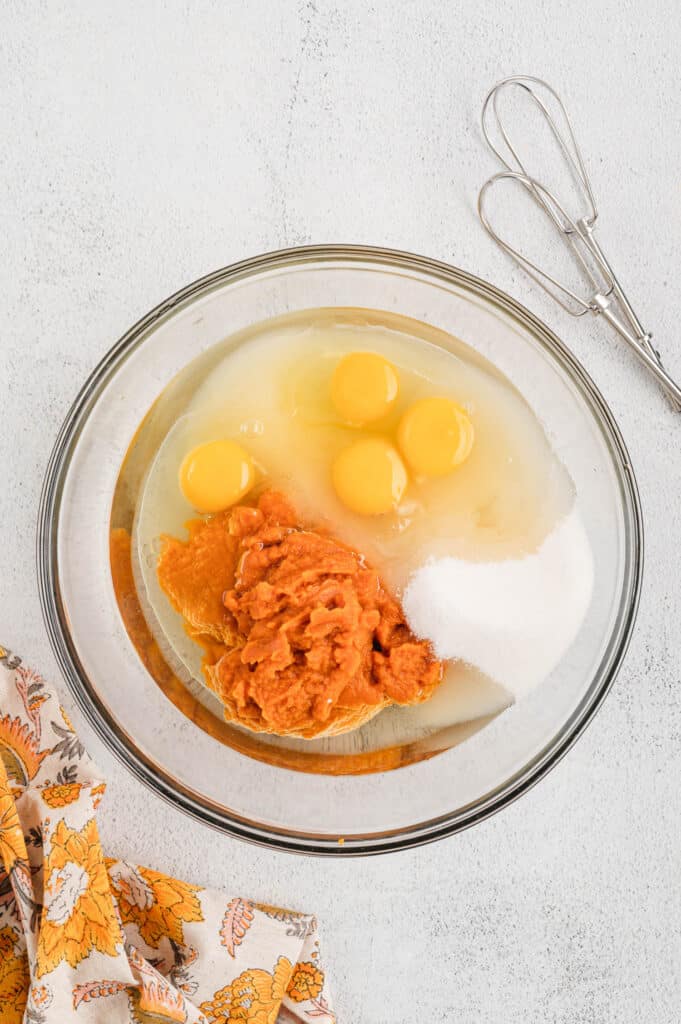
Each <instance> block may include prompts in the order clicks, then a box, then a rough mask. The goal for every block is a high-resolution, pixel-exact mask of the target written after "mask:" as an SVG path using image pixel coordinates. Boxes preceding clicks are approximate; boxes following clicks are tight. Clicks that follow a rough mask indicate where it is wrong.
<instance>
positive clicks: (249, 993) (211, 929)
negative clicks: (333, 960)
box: [0, 647, 335, 1024]
mask: <svg viewBox="0 0 681 1024" xmlns="http://www.w3.org/2000/svg"><path fill="white" fill-rule="evenodd" d="M104 789H105V783H104V782H103V781H102V779H101V778H99V775H98V771H97V768H96V767H95V765H94V764H93V762H92V761H91V760H90V758H89V757H88V755H87V754H86V753H85V750H84V748H83V745H82V744H81V742H80V740H79V739H78V737H77V736H76V734H75V733H74V731H73V728H72V726H71V723H70V722H69V720H68V718H67V717H66V715H65V713H64V711H63V710H62V709H61V708H60V706H59V702H58V700H57V698H56V695H55V693H54V692H53V691H52V690H51V689H50V688H49V687H48V686H47V685H46V683H45V682H44V680H43V679H42V678H41V677H40V676H39V675H38V674H37V673H36V672H34V671H32V670H31V669H29V668H26V667H25V666H24V665H23V664H22V663H21V661H20V659H19V658H17V657H16V656H14V655H12V654H10V653H9V652H7V651H6V650H4V649H3V648H1V647H0V854H1V861H0V1022H1V1024H21V1022H22V1021H23V1022H25V1024H65V1022H69V1021H73V1022H75V1024H95V1022H96V1024H100V1022H106V1024H152V1022H154V1024H163V1022H166V1021H174V1022H178V1024H185V1022H186V1024H199V1022H200V1024H236V1022H238V1024H244V1022H249V1021H250V1022H253V1024H286V1022H288V1024H294V1022H295V1024H298V1022H305V1024H334V1022H335V1017H334V1014H333V1011H332V1009H331V1001H330V997H329V993H328V989H327V984H326V979H325V974H324V969H323V967H322V962H321V959H320V954H319V942H318V939H317V926H316V922H315V919H314V917H311V916H309V915H307V914H301V913H297V912H294V911H289V910H281V909H279V908H278V907H273V906H269V905H267V904H263V903H255V902H253V901H252V900H248V899H244V898H242V897H239V896H237V897H234V898H230V897H229V896H226V895H224V894H223V893H220V892H216V891H213V890H210V889H202V888H200V887H199V886H197V885H191V884H189V883H188V882H181V881H178V880H177V879H175V878H171V877H170V876H169V875H164V874H162V873H161V872H159V871H153V870H152V869H151V868H146V867H140V866H139V865H136V864H130V863H128V862H127V861H122V860H112V859H110V858H106V857H105V856H104V854H103V852H102V849H101V846H100V844H99V836H98V832H97V819H96V811H97V807H98V805H99V802H100V800H101V799H102V795H103V793H104ZM3 865H4V867H3Z"/></svg>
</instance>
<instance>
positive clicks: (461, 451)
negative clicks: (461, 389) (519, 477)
mask: <svg viewBox="0 0 681 1024" xmlns="http://www.w3.org/2000/svg"><path fill="white" fill-rule="evenodd" d="M474 438H475V432H474V429H473V424H472V423H471V421H470V419H469V417H468V415H467V413H466V412H465V411H464V410H463V409H462V408H461V406H460V405H457V404H456V402H452V401H451V399H449V398H422V399H421V400H420V401H418V402H414V404H413V405H412V406H410V408H409V409H407V411H406V412H405V414H404V416H403V417H402V419H401V421H400V425H399V428H398V431H397V440H398V444H399V446H400V451H401V452H402V455H403V456H404V458H405V460H406V462H407V464H408V466H409V467H410V469H412V470H413V471H414V473H418V474H420V475H423V476H445V475H446V474H447V473H451V471H452V470H453V469H456V467H457V466H460V465H461V463H462V462H464V461H465V460H466V459H467V458H468V456H469V455H470V453H471V449H472V447H473V441H474Z"/></svg>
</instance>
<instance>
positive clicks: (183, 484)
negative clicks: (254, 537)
mask: <svg viewBox="0 0 681 1024" xmlns="http://www.w3.org/2000/svg"><path fill="white" fill-rule="evenodd" d="M254 479H255V470H254V468H253V461H252V459H251V457H250V455H249V454H248V452H247V451H246V450H245V449H244V448H242V447H241V445H240V444H237V443H236V441H230V440H229V439H227V438H225V439H223V440H221V441H209V442H208V443H207V444H200V445H198V447H196V448H193V449H192V450H191V451H190V452H189V454H188V455H186V456H185V458H184V460H183V462H182V465H181V466H180V488H181V490H182V493H183V494H184V496H185V498H186V499H187V501H188V502H189V503H190V504H191V505H193V506H194V508H195V509H196V511H197V512H221V511H222V510H223V509H225V508H229V506H230V505H234V503H235V502H237V501H239V499H240V498H243V496H244V495H245V494H246V493H247V492H248V491H250V489H251V487H252V486H253V482H254Z"/></svg>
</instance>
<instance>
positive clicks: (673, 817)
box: [0, 0, 681, 1024]
mask: <svg viewBox="0 0 681 1024" xmlns="http://www.w3.org/2000/svg"><path fill="white" fill-rule="evenodd" d="M2 23H3V24H2V32H1V33H0V57H1V59H0V75H1V76H2V80H1V81H0V110H1V112H2V114H1V117H2V139H3V143H2V146H1V147H0V190H1V201H0V219H1V222H2V223H1V231H0V237H2V244H1V246H0V266H1V268H2V273H1V284H2V288H1V292H0V296H1V297H0V303H1V305H2V310H3V316H2V324H1V327H0V370H1V374H2V412H1V414H0V415H1V418H2V431H1V435H0V465H1V466H2V477H3V484H2V487H1V488H0V579H1V581H2V583H1V593H0V633H1V634H2V638H3V642H5V643H6V644H8V645H11V646H12V647H14V648H15V649H17V650H18V651H21V652H22V653H23V654H24V655H25V657H26V658H28V659H31V660H32V661H33V662H34V663H35V664H36V665H39V666H42V667H43V670H44V671H45V672H46V673H52V677H53V678H56V681H57V683H58V684H60V680H59V679H58V677H57V676H56V669H55V665H54V662H53V659H52V657H51V653H50V650H49V647H48V643H47V639H46V636H45V633H44V630H43V626H42V622H41V619H40V611H39V606H38V597H37V592H36V584H35V578H34V550H33V549H34V518H35V513H36V504H37V498H38V492H39V488H40V482H41V476H42V473H43V468H44V466H45V463H46V460H47V457H48V453H49V451H50V448H51V444H52V441H53V437H54V435H55V433H56V431H57V428H58V426H59V424H60V422H61V420H62V418H63V416H64V414H65V412H66V410H67V408H68V405H69V403H70V401H71V399H72V397H73V395H74V393H75V391H76V389H77V387H78V385H79V384H80V382H81V381H82V380H83V378H84V377H85V375H86V374H87V373H88V372H89V371H90V369H91V368H92V367H93V366H94V364H95V363H96V362H97V361H98V360H99V358H100V357H101V356H102V355H103V353H104V352H105V351H106V349H107V348H108V347H109V345H110V344H111V343H112V342H113V341H114V340H115V339H116V338H117V337H118V336H119V335H120V334H121V333H122V332H123V331H124V330H125V329H126V328H127V327H128V326H129V324H131V323H132V322H133V321H134V320H136V319H137V318H138V317H139V316H140V315H141V314H143V313H144V312H145V311H146V310H148V309H149V308H150V307H152V306H153V305H155V304H156V303H157V302H158V301H159V300H160V299H162V298H164V297H165V296H167V295H168V294H170V293H171V292H173V291H175V290H176V289H177V288H179V287H180V286H181V285H183V284H185V283H186V282H188V281H191V280H193V279H194V278H196V277H198V276H200V275H201V274H204V273H205V272H207V271H209V270H211V269H213V268H215V267H218V266H221V265H223V264H226V263H229V262H231V261H233V260H238V259H241V258H242V257H245V256H249V255H252V254H255V253H258V252H260V251H262V250H269V249H276V248H279V247H281V246H285V245H293V244H298V243H304V242H321V241H356V242H366V243H376V244H380V245H388V246H396V247H400V248H405V249H410V250H413V251H416V252H423V253H428V254H430V255H432V256H435V257H439V258H441V259H443V260H448V261H451V262H453V263H456V264H458V265H460V266H462V267H465V268H467V269H468V270H471V271H473V272H474V273H477V274H480V275H481V276H483V277H487V278H489V279H491V280H492V281H494V282H495V283H496V284H497V285H499V286H500V287H502V288H504V289H506V290H508V291H509V292H511V293H512V294H514V295H516V296H518V297H519V298H521V299H522V300H523V301H526V302H527V303H528V304H529V305H530V307H531V308H532V309H534V310H536V311H537V312H538V313H539V314H540V315H542V316H544V318H545V319H546V320H547V321H548V322H549V323H550V324H551V325H552V326H553V327H555V328H556V329H557V330H558V332H559V333H560V334H562V336H563V337H564V338H566V339H568V340H569V342H570V344H571V345H572V347H573V349H574V351H575V352H576V354H577V355H578V356H579V357H580V358H581V359H582V360H583V361H584V363H585V364H586V366H587V367H588V369H589V370H590V372H591V373H592V375H593V377H594V378H595V380H596V382H597V383H598V384H599V385H600V386H601V387H602V389H603V391H604V393H605V395H606V397H607V399H608V400H609V401H610V403H611V405H612V408H613V410H614V412H615V414H616V416H617V417H618V419H619V422H620V424H621V426H622V429H623V432H624V434H625V438H626V441H627V443H628V444H629V446H630V450H631V455H632V459H633V463H634V466H635V469H636V472H637V474H638V479H639V483H640V488H641V493H642V499H643V505H644V511H645V518H646V524H647V566H646V577H645V584H644V592H643V599H642V605H641V612H640V616H639V621H638V627H637V630H636V634H635V637H634V641H633V644H632V647H631V650H630V653H629V655H628V658H627V660H626V664H625V666H624V668H623V670H622V672H621V673H620V676H619V679H618V681H617V684H616V686H615V688H614V691H613V693H612V695H611V696H610V698H609V699H608V701H607V702H606V704H605V707H604V709H603V711H602V712H601V714H600V715H599V716H598V718H597V720H596V721H595V722H594V723H593V725H592V726H591V728H590V729H589V730H588V732H587V734H586V735H585V736H584V738H583V739H582V740H581V741H580V742H579V743H578V744H577V746H576V748H575V749H574V750H573V751H572V753H571V754H570V755H569V756H568V757H567V758H566V759H565V760H564V762H563V763H562V764H561V765H560V766H559V767H558V768H557V769H556V770H555V771H554V772H553V773H552V774H551V775H550V777H549V778H548V779H546V780H545V781H544V782H542V783H541V784H540V785H539V786H538V787H536V789H535V790H534V791H533V792H531V793H530V794H529V795H527V796H525V797H524V798H523V799H522V800H521V801H520V802H519V803H517V804H516V805H515V806H513V807H512V808H510V809H509V810H507V811H505V812H504V813H502V814H500V815H498V816H497V817H496V818H494V819H493V820H491V821H489V822H487V823H485V824H483V825H481V826H479V827H477V828H475V829H473V830H472V831H470V832H468V833H466V834H464V835H462V836H459V837H456V838H454V839H452V840H450V841H447V842H443V843H440V844H438V845H435V846H432V847H429V848H426V849H421V850H416V851H414V852H410V853H406V854H401V855H396V856H390V857H383V858H379V859H375V860H371V861H352V862H340V861H338V862H329V861H313V860H304V859H300V858H296V857H292V856H286V855H277V854H272V853H268V852H265V851H262V850H256V849H251V848H249V847H247V846H245V845H241V844H239V843H237V842H232V841H229V840H228V839H226V838H223V837H220V836H217V835H215V834H213V833H212V832H210V831H208V830H207V829H205V828H203V827H200V826H199V825H195V824H192V823H191V822H190V821H189V820H187V819H185V818H184V817H183V816H181V815H180V814H179V813H176V812H173V811H172V810H171V809H170V808H169V807H167V806H166V805H165V804H164V803H162V802H161V801H160V800H158V799H156V798H154V797H153V796H152V795H151V794H150V793H149V792H147V791H146V790H144V789H142V788H141V787H140V786H139V785H138V784H137V783H136V782H134V781H133V779H132V778H131V777H130V776H129V775H128V774H127V773H126V772H125V771H124V770H123V769H122V768H121V767H119V765H118V764H117V763H115V762H114V761H113V760H112V758H111V756H109V754H108V753H107V751H106V750H104V749H103V748H102V747H101V745H100V744H99V743H98V742H97V741H95V740H94V738H92V736H91V734H89V733H88V731H87V729H85V727H84V725H83V724H82V719H81V716H80V715H79V714H75V718H76V720H77V723H78V725H79V726H80V727H81V728H82V731H83V734H84V735H85V736H86V737H87V738H88V741H89V745H90V749H91V751H92V753H93V754H94V755H95V756H96V758H97V759H98V760H99V762H100V764H101V765H102V766H103V768H104V769H105V771H106V773H107V774H108V778H109V790H108V794H107V798H106V803H105V804H104V806H103V809H102V814H101V822H102V831H103V838H104V841H105V842H106V845H107V847H108V849H109V850H110V852H111V853H112V854H114V855H121V856H130V857H134V858H137V859H139V860H140V861H141V862H146V863H148V864H152V865H157V866H159V867H161V868H163V869H166V870H168V871H172V872H177V873H179V874H180V875H185V876H186V877H188V878H194V879H195V880H196V881H199V882H206V883H208V882H209V883H210V884H212V885H215V886H218V885H220V886H225V887H228V888H230V889H234V890H236V891H243V893H244V894H251V895H253V896H254V897H257V898H261V899H267V900H268V901H271V902H281V903H284V904H290V905H291V906H294V907H301V908H305V909H314V910H315V911H317V912H318V914H319V918H320V921H321V926H322V933H323V940H324V947H325V953H326V958H327V961H328V965H329V967H330V969H331V970H332V971H333V975H334V979H335V981H334V984H335V991H336V994H337V1004H338V1013H339V1022H342V1024H351V1022H352V1024H413V1022H416V1021H448V1022H449V1021H451V1022H457V1024H469V1022H491V1024H497V1022H498V1024H534V1022H549V1021H560V1022H569V1024H576V1022H579V1024H582V1022H592V1021H593V1022H598V1024H609V1022H617V1024H625V1022H627V1024H629V1022H639V1021H645V1022H655V1024H663V1022H672V1021H674V1022H675V1021H678V1019H679V1013H680V1009H679V1007H680V1004H681V935H680V927H681V926H680V922H681V897H680V888H679V886H680V880H681V844H680V842H679V839H680V831H681V829H680V826H681V786H679V775H680V771H681V695H680V694H679V649H680V647H681V598H680V590H679V583H680V580H681V544H680V542H679V536H680V533H679V531H680V529H681V501H680V497H681V455H680V452H681V419H679V418H678V416H677V417H675V416H674V415H673V414H672V413H671V412H670V410H669V409H668V407H667V405H666V404H665V403H664V401H663V399H662V398H661V397H660V394H659V393H658V391H657V389H656V388H655V386H654V385H653V384H652V383H651V382H650V381H649V380H648V378H647V377H646V376H645V375H644V374H643V373H642V372H640V371H639V369H638V367H637V366H636V365H635V363H634V360H633V359H632V358H631V357H630V355H628V354H627V353H626V352H625V351H624V350H623V349H622V347H621V346H619V345H618V344H616V343H614V342H611V340H610V339H609V337H607V336H606V335H604V334H603V333H602V332H601V329H600V326H599V325H598V324H595V323H581V322H580V323H573V322H572V321H569V320H568V319H567V318H566V317H564V316H563V315H562V314H561V313H560V312H559V311H557V310H556V309H555V308H554V307H553V306H552V305H551V304H550V303H549V301H548V300H545V299H543V298H542V297H541V296H540V295H539V294H538V293H537V291H536V290H535V289H533V288H531V287H530V286H529V284H528V283H527V282H526V281H525V280H524V279H523V278H522V276H521V275H520V274H519V273H518V272H516V271H515V270H514V269H513V267H512V266H510V265H509V264H508V263H507V262H505V261H504V259H503V258H502V257H501V255H500V254H499V253H497V251H496V250H495V249H494V248H493V246H492V245H491V243H490V242H489V241H488V239H487V238H486V237H485V236H484V235H483V233H482V231H481V230H480V227H479V225H478V223H477V221H476V218H475V216H474V200H475V196H476V193H477V188H478V186H479V185H480V183H481V181H482V179H483V177H485V176H486V175H487V173H489V172H490V171H491V170H492V168H493V165H492V162H491V160H490V159H489V158H488V156H487V155H486V153H485V152H484V150H483V148H482V145H481V142H480V137H479V132H478V128H477V115H478V110H479V107H480V104H481V101H482V98H483V95H484V93H485V90H486V89H487V87H488V86H489V85H490V84H491V83H492V82H493V81H494V80H496V79H497V78H499V77H501V76H503V75H504V74H510V73H514V72H519V71H524V72H531V73H535V74H540V75H545V76H546V77H548V78H549V79H550V80H551V81H552V82H553V83H554V84H555V85H556V86H557V87H558V88H559V89H560V90H561V91H562V92H563V94H564V95H565V96H566V97H567V99H568V102H569V107H570V109H571V111H572V112H573V114H574V116H575V119H576V121H577V124H578V127H579V134H580V138H581V139H582V140H583V144H584V148H585V150H586V152H587V154H593V156H592V159H591V168H592V171H593V177H594V183H595V187H596V189H597V191H598V193H599V195H601V196H602V206H603V209H604V216H603V231H602V236H601V238H602V241H603V242H604V243H605V242H607V246H608V250H609V251H611V252H612V254H613V255H615V254H616V263H617V267H618V269H619V271H620V273H621V275H622V278H623V280H624V281H625V282H628V283H629V286H630V289H631V291H632V293H633V294H634V295H635V296H636V297H637V299H638V303H637V304H638V306H639V307H640V310H641V315H642V317H643V318H644V319H645V321H646V323H649V324H650V325H651V326H652V328H653V329H654V330H655V332H656V339H657V341H658V343H659V345H660V347H661V348H662V350H663V351H664V352H665V353H666V355H667V361H668V364H669V367H670V368H671V369H673V370H675V371H676V373H677V374H678V375H679V376H681V348H680V345H679V337H678V332H677V329H676V328H677V323H678V318H679V313H680V312H681V298H680V297H679V290H678V276H677V273H676V269H677V268H678V266H679V254H678V253H679V240H680V237H681V216H680V213H679V166H681V113H680V107H679V99H678V52H679V45H680V44H681V21H680V19H679V13H678V6H677V4H676V3H675V2H673V0H667V2H655V0H653V2H651V3H648V4H646V5H639V4H636V3H634V2H633V0H625V2H624V3H622V0H617V2H614V0H612V2H608V3H603V4H599V3H593V2H587V0H575V2H573V3H571V4H566V3H557V2H554V0H549V2H547V3H544V4H543V5H538V4H534V3H530V2H529V0H525V2H522V3H506V4H499V3H488V2H481V3H477V4H460V3H448V4H443V3H441V2H440V0H419V2H406V0H392V2H391V3H388V2H386V0H376V2H374V3H367V2H366V0H335V2H326V0H314V2H307V3H302V2H301V3H289V2H280V3H269V2H268V0H239V2H229V0H220V2H218V0H212V2H208V0H204V2H200V3H188V2H186V0H176V2H161V0H159V2H150V0H149V2H146V3H132V2H130V0H121V2H118V3H116V4H113V3H108V4H107V3H99V4H97V3H95V4H93V3H89V2H84V0H71V2H70V3H56V2H42V3H33V4H31V3H28V2H23V3H21V2H17V0H15V2H9V3H7V4H6V5H5V6H4V8H3V15H2ZM61 687H62V694H63V696H64V699H65V702H66V704H67V705H68V707H69V709H70V710H71V709H72V701H71V700H70V698H69V697H68V695H67V694H66V693H65V691H64V687H63V684H61Z"/></svg>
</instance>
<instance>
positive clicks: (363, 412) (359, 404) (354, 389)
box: [331, 352, 400, 425]
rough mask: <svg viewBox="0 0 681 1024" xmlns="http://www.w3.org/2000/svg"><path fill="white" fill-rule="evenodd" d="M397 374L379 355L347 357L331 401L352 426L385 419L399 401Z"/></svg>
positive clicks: (338, 369)
mask: <svg viewBox="0 0 681 1024" xmlns="http://www.w3.org/2000/svg"><path fill="white" fill-rule="evenodd" d="M399 389H400V382H399V378H398V376H397V370H396V369H395V367H394V366H393V365H392V363H389V362H388V360H387V359H384V358H383V356H379V355H377V354H376V353H375V352H351V353H350V354H349V355H347V356H344V357H343V358H342V359H341V360H340V362H339V363H338V365H337V366H336V369H335V370H334V374H333V377H332V380H331V401H332V402H333V404H334V406H335V408H336V411H337V412H339V413H340V415H341V416H342V417H343V419H344V420H347V421H348V423H355V424H357V425H361V424H363V423H372V422H373V421H374V420H379V419H381V417H382V416H385V415H386V413H387V412H388V411H389V410H390V408H391V407H392V405H393V404H394V402H395V399H396V398H397V394H398V391H399Z"/></svg>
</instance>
